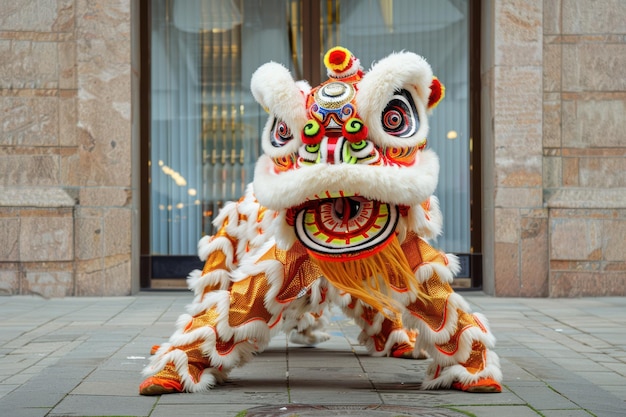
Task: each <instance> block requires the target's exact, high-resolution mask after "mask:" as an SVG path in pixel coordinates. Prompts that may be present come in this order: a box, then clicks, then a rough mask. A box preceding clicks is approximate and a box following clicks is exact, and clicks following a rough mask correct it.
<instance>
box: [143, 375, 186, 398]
mask: <svg viewBox="0 0 626 417" xmlns="http://www.w3.org/2000/svg"><path fill="white" fill-rule="evenodd" d="M175 392H183V386H182V384H181V383H180V382H178V381H175V380H173V379H165V378H159V377H156V376H151V377H148V378H146V379H145V380H144V381H143V382H142V383H141V385H139V394H141V395H162V394H172V393H175Z"/></svg>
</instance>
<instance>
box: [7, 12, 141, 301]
mask: <svg viewBox="0 0 626 417" xmlns="http://www.w3.org/2000/svg"><path fill="white" fill-rule="evenodd" d="M130 21H131V3H130V2H129V1H116V2H111V1H100V0H38V1H36V2H34V1H29V0H15V1H11V2H2V4H1V5H0V32H1V33H0V35H1V36H0V74H1V75H0V92H1V94H0V110H1V111H0V115H2V116H0V117H2V124H1V129H2V132H1V133H2V134H1V135H0V172H1V173H2V175H0V186H4V187H9V188H12V189H18V190H19V189H22V190H25V192H28V191H29V190H30V191H33V190H35V191H36V190H39V189H40V188H41V187H46V188H52V189H55V190H61V191H62V192H64V193H66V195H70V196H71V198H70V200H71V201H72V204H71V205H70V206H67V205H64V204H61V203H59V202H58V201H57V200H54V201H45V198H47V197H46V196H43V197H42V198H43V199H44V201H40V202H39V204H43V205H44V206H45V209H39V208H37V209H34V208H32V209H31V208H24V207H23V206H20V205H15V206H14V207H10V206H6V205H5V206H4V207H3V208H2V214H0V219H1V220H0V223H2V224H4V225H7V228H6V229H5V230H4V231H0V236H2V234H3V233H4V234H5V235H7V237H10V238H11V239H13V237H12V236H13V235H14V234H15V233H18V235H19V251H17V252H15V250H14V249H11V250H10V252H7V251H8V249H5V252H7V253H3V252H2V249H0V280H1V281H0V285H1V287H0V288H3V289H4V291H5V292H9V293H21V294H26V293H32V292H39V293H43V292H45V291H40V290H38V289H36V288H39V287H36V286H34V284H33V283H34V282H39V283H41V282H43V281H50V277H51V276H52V275H50V274H52V272H50V273H49V275H48V276H47V277H44V276H43V275H39V276H38V277H35V275H32V274H30V275H28V274H29V273H28V271H30V270H32V268H34V267H35V264H36V263H38V262H39V263H42V264H45V263H46V262H48V260H51V261H54V262H55V264H54V265H55V266H54V268H56V269H55V270H54V271H55V272H54V276H55V277H56V279H57V283H58V289H56V290H50V291H48V292H47V295H49V296H56V295H59V296H60V295H98V296H101V295H126V294H129V293H130V292H131V288H132V286H131V284H132V277H131V263H132V262H131V258H132V256H131V236H132V230H133V227H134V226H133V224H132V222H131V216H132V213H133V207H134V205H135V204H136V202H135V201H134V199H135V197H137V198H138V195H139V194H138V193H135V192H134V189H133V186H132V182H131V177H132V174H131V123H132V122H131V32H130V29H131V24H130ZM31 189H32V190H31ZM48 197H50V196H48ZM50 198H51V197H50ZM55 202H56V203H59V204H60V205H58V206H56V207H55V206H54V203H55ZM75 203H76V204H75ZM74 204H75V205H74ZM16 222H17V223H16ZM16 224H19V227H18V228H17V229H16V227H17V226H16ZM16 230H18V231H19V232H16ZM48 230H56V232H55V233H59V236H57V235H56V234H54V233H53V234H52V235H51V236H52V237H51V239H53V241H54V242H56V240H54V239H57V237H58V238H59V239H61V238H62V239H66V240H63V241H64V242H66V243H68V244H69V245H70V246H69V247H67V248H65V246H59V247H57V248H56V249H54V248H53V247H50V248H48V249H49V250H48V251H47V255H45V256H44V255H43V253H46V250H43V251H38V250H35V249H34V247H28V245H30V243H28V242H30V241H31V239H30V237H29V236H30V235H31V234H32V235H37V234H40V233H44V234H45V233H47V234H49V233H51V232H49V231H48ZM68 233H69V235H68ZM61 235H62V236H61ZM13 241H15V240H13ZM24 245H26V246H24ZM53 246H54V245H53ZM62 248H65V249H63V250H62ZM44 249H45V248H44ZM53 249H54V250H53ZM55 250H58V251H60V252H58V253H57V252H55ZM35 253H40V255H34V254H35ZM42 256H43V257H44V258H45V257H46V256H47V257H48V258H47V259H44V258H42ZM10 265H15V266H16V267H13V266H10ZM20 268H21V269H20ZM41 268H43V266H41ZM20 270H21V271H22V273H21V275H19V274H18V276H16V275H15V273H14V272H11V271H20ZM24 271H26V272H24ZM20 277H21V278H20ZM29 277H31V278H29Z"/></svg>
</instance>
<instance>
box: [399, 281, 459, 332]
mask: <svg viewBox="0 0 626 417" xmlns="http://www.w3.org/2000/svg"><path fill="white" fill-rule="evenodd" d="M418 291H420V292H422V293H423V294H426V295H427V296H428V297H429V301H430V302H429V303H424V302H422V301H421V300H420V299H419V298H418V299H416V300H415V301H414V302H413V303H411V304H409V305H408V306H407V309H408V310H409V311H410V312H411V314H412V315H414V316H416V317H418V318H419V319H421V320H422V321H423V322H424V323H426V324H427V325H428V326H429V327H430V328H431V329H432V330H433V331H435V332H439V331H441V329H443V327H444V325H445V324H446V321H447V317H446V313H447V305H448V297H449V296H450V294H451V293H452V288H451V287H450V285H448V284H447V283H445V282H441V280H440V279H439V276H438V275H437V274H436V273H433V276H432V277H430V278H429V279H428V280H427V281H426V282H424V283H422V284H420V285H419V286H418Z"/></svg>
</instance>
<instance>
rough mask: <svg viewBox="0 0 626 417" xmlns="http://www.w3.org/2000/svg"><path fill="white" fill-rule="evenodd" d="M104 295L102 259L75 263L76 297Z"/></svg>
mask: <svg viewBox="0 0 626 417" xmlns="http://www.w3.org/2000/svg"><path fill="white" fill-rule="evenodd" d="M103 294H104V260H103V258H98V259H93V260H88V261H77V262H76V295H77V296H81V297H84V296H102V295H103Z"/></svg>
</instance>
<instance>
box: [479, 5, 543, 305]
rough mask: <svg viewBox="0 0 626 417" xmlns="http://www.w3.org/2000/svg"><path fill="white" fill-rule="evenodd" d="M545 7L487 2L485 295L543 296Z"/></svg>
mask: <svg viewBox="0 0 626 417" xmlns="http://www.w3.org/2000/svg"><path fill="white" fill-rule="evenodd" d="M542 19H543V2H542V1H541V0H531V1H527V0H505V1H495V0H486V1H483V10H482V20H483V25H482V26H483V28H484V32H483V33H482V39H483V40H482V54H483V55H482V68H481V73H482V132H483V137H482V138H481V140H482V141H483V143H482V150H483V155H482V163H483V258H484V265H483V271H484V277H483V282H484V289H485V291H486V292H487V293H489V294H494V295H498V296H545V295H547V290H548V285H547V284H548V281H547V278H548V234H547V231H548V222H547V216H548V213H547V210H546V209H545V208H544V207H543V188H542V168H543V167H542V162H543V161H542V152H543V146H542V118H543V108H542V106H543V100H542V75H543V74H542V59H543V58H542V41H543V34H542V28H543V21H542Z"/></svg>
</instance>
